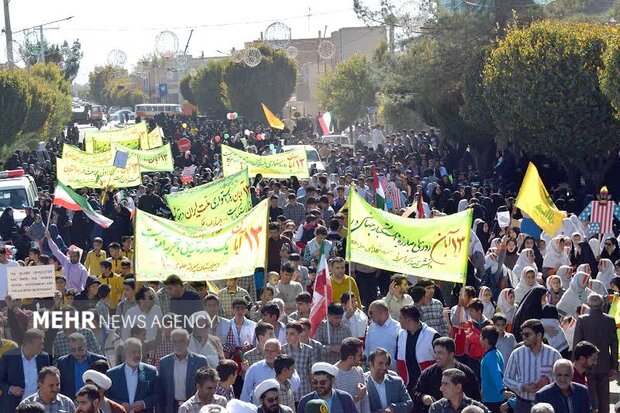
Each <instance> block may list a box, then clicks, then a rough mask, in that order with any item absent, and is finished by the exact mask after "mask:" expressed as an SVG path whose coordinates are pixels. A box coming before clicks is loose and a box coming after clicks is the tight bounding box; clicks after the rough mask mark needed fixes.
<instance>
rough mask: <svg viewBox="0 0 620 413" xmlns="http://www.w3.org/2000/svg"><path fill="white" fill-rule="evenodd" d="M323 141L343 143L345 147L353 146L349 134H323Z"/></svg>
mask: <svg viewBox="0 0 620 413" xmlns="http://www.w3.org/2000/svg"><path fill="white" fill-rule="evenodd" d="M321 142H322V143H332V144H334V145H342V146H343V147H345V148H353V147H354V145H353V144H352V143H351V140H350V139H349V136H348V135H323V136H321Z"/></svg>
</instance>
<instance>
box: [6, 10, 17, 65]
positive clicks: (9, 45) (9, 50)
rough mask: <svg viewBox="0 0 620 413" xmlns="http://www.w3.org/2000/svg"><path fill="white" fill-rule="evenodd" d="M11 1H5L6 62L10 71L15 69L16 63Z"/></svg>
mask: <svg viewBox="0 0 620 413" xmlns="http://www.w3.org/2000/svg"><path fill="white" fill-rule="evenodd" d="M9 1H10V0H4V33H5V34H6V60H7V62H8V64H9V69H13V67H14V66H15V62H14V61H13V32H12V31H11V16H10V15H9Z"/></svg>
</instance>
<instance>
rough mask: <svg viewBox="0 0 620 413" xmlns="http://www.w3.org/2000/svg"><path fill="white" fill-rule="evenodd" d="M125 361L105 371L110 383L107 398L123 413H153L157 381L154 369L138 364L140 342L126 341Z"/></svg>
mask: <svg viewBox="0 0 620 413" xmlns="http://www.w3.org/2000/svg"><path fill="white" fill-rule="evenodd" d="M124 354H125V362H124V363H123V364H121V365H118V366H116V367H114V368H112V369H110V370H108V372H107V376H108V377H109V378H110V379H111V380H112V387H110V390H109V391H108V395H109V396H110V399H112V400H114V401H115V402H117V403H120V404H121V405H122V406H123V407H124V408H125V410H127V411H130V410H132V409H133V411H134V412H142V411H144V412H148V413H153V412H154V411H155V406H156V405H157V403H159V400H160V392H161V388H160V381H159V374H158V373H157V369H156V368H155V367H153V366H151V365H149V364H145V363H142V362H141V360H142V342H141V341H140V340H138V339H137V338H133V337H132V338H129V339H127V340H126V341H125V345H124Z"/></svg>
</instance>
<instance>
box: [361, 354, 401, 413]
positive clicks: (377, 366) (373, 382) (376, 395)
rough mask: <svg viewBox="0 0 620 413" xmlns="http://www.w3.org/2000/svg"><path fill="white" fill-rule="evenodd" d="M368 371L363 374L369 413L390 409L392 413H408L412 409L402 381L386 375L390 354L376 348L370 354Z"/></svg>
mask: <svg viewBox="0 0 620 413" xmlns="http://www.w3.org/2000/svg"><path fill="white" fill-rule="evenodd" d="M368 360H369V361H370V371H369V372H367V373H365V374H364V376H365V377H366V382H367V386H368V387H367V389H368V399H369V400H370V411H371V412H372V413H380V412H383V411H385V409H388V408H389V409H390V410H391V411H392V412H393V413H409V412H410V411H411V409H412V408H413V401H412V400H411V396H409V393H407V388H406V387H405V383H404V382H403V379H401V378H400V377H398V376H392V375H390V374H388V368H389V367H390V364H391V363H392V360H391V356H390V353H388V351H387V350H385V349H383V348H381V347H377V348H376V349H374V350H373V351H372V352H371V353H370V357H369V358H368Z"/></svg>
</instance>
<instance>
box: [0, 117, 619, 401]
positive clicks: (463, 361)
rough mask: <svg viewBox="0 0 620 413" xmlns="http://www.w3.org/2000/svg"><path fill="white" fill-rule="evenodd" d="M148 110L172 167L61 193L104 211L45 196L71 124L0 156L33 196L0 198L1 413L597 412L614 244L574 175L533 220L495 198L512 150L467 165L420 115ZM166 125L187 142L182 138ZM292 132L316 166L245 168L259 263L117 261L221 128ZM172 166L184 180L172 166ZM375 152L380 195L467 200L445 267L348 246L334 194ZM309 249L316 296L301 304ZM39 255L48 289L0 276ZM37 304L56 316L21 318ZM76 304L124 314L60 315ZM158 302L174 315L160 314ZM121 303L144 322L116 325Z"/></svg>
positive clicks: (217, 171)
mask: <svg viewBox="0 0 620 413" xmlns="http://www.w3.org/2000/svg"><path fill="white" fill-rule="evenodd" d="M150 123H151V124H150V127H151V128H153V127H155V125H156V124H157V125H159V126H161V127H162V129H163V131H164V135H165V137H166V140H168V141H170V142H171V143H172V148H173V155H174V158H175V171H174V172H171V173H162V172H159V173H149V174H143V184H142V185H140V186H139V187H137V188H127V189H114V188H108V189H106V190H105V191H104V192H106V193H105V196H102V193H101V191H98V190H89V189H85V188H82V189H78V190H77V191H78V192H79V193H80V194H81V195H83V196H84V197H85V199H86V200H87V201H88V202H89V204H90V205H91V206H92V208H93V209H94V210H95V211H99V212H101V213H102V214H103V215H105V216H106V217H108V218H110V219H112V220H113V221H114V223H113V224H112V225H111V226H110V227H109V228H106V229H103V228H101V227H99V226H98V225H96V224H95V223H94V222H92V221H90V220H89V219H88V217H87V216H86V215H85V214H84V213H83V212H82V211H77V212H74V211H69V210H66V209H64V208H61V207H57V206H54V207H52V203H51V195H50V194H53V192H54V185H55V174H54V169H55V162H54V159H55V157H58V156H60V154H61V151H62V145H63V144H71V145H76V146H80V145H81V142H82V138H83V135H82V136H81V135H80V131H79V130H78V129H77V128H76V127H74V126H71V125H70V126H69V127H68V128H67V130H66V133H63V135H62V136H61V137H59V138H58V139H57V140H55V141H53V142H50V143H49V144H48V145H47V147H44V148H41V147H40V148H39V150H38V151H36V152H27V151H18V152H16V153H15V154H14V155H12V156H11V158H10V159H8V160H7V161H6V162H5V164H4V169H17V168H23V169H24V170H25V171H26V172H27V173H28V174H30V175H31V176H32V177H33V178H34V180H35V182H36V184H37V186H38V189H39V193H38V201H37V202H38V203H37V205H35V206H34V207H32V208H27V209H26V217H25V218H24V219H23V221H21V222H17V221H16V219H15V217H14V211H13V210H12V208H6V209H4V211H3V212H2V214H1V215H0V236H1V237H2V240H3V244H2V245H0V300H2V301H1V303H2V306H1V307H2V312H1V313H0V339H1V341H0V389H1V394H0V412H20V413H26V412H28V413H30V412H37V413H38V412H99V411H102V412H106V413H108V412H115V413H116V412H142V411H145V412H163V413H169V412H170V413H176V412H179V413H193V412H203V411H206V412H231V413H237V412H246V411H247V412H250V411H251V412H261V413H262V412H264V413H277V412H282V413H289V412H298V413H305V412H308V413H314V412H320V413H328V412H333V413H376V412H380V413H409V412H430V413H440V412H441V413H447V412H465V413H476V412H478V413H479V412H494V413H497V412H502V413H505V412H509V411H514V412H517V413H525V412H528V413H529V412H538V413H543V412H545V413H548V412H556V413H559V412H566V413H578V412H579V413H580V412H597V413H607V412H608V411H609V405H610V391H609V388H610V380H613V379H614V378H616V374H617V371H618V335H617V327H616V319H615V315H616V314H615V313H617V312H618V310H619V309H618V307H617V305H618V301H619V300H620V298H619V297H620V295H619V294H620V276H619V275H620V248H619V245H618V240H617V239H616V238H615V236H614V234H617V233H618V231H617V230H615V224H614V226H613V227H612V231H610V232H609V233H607V234H603V235H599V234H593V233H592V231H591V229H592V227H591V226H589V225H587V222H585V220H584V219H583V217H582V219H581V220H580V219H579V218H578V217H579V215H580V214H581V212H582V210H583V209H584V208H586V207H587V206H588V205H589V204H590V202H591V201H592V200H594V199H595V197H596V196H597V194H595V193H594V191H593V190H588V189H587V188H586V187H587V186H586V185H585V184H584V183H583V182H582V184H581V186H579V187H577V188H570V187H566V186H557V187H554V188H552V191H551V193H552V196H553V197H554V199H555V200H556V204H557V205H558V206H559V207H560V208H561V209H564V210H566V211H568V213H569V217H568V218H567V219H565V220H564V223H563V224H564V225H563V227H562V228H561V230H560V231H559V233H557V234H545V233H544V232H542V231H541V229H540V228H539V227H538V226H537V225H536V224H535V223H534V222H533V221H532V220H531V218H529V217H528V216H527V215H525V214H522V213H521V212H520V211H519V210H518V209H517V208H515V207H514V203H515V197H516V195H517V192H518V189H519V187H518V182H519V180H520V178H521V177H522V174H523V172H524V171H525V165H527V159H526V158H524V157H518V156H517V154H516V153H514V152H512V151H511V150H506V151H504V152H502V153H498V156H497V159H496V164H495V165H494V167H493V168H478V167H477V163H476V161H475V159H474V156H473V155H472V153H471V151H470V149H469V148H467V147H463V146H462V145H451V144H450V143H449V142H447V141H445V140H444V139H442V137H441V134H440V133H438V132H435V131H433V130H429V131H428V132H427V131H422V132H416V131H413V130H411V131H407V130H403V131H400V132H395V133H391V134H387V133H386V132H385V130H384V129H383V128H382V127H381V126H374V127H364V126H362V125H358V127H357V128H355V129H354V130H351V131H349V132H350V134H351V136H352V142H351V145H341V144H330V143H326V142H321V141H319V140H318V139H316V138H315V137H313V135H312V134H310V133H306V132H304V131H298V130H293V131H289V130H285V131H284V132H279V131H278V132H277V133H274V131H272V130H270V129H268V128H265V127H261V126H260V125H258V124H245V125H244V124H243V123H241V120H238V121H220V120H209V119H203V118H198V117H195V116H194V117H182V116H174V117H166V116H163V115H162V116H157V117H156V118H155V119H153V120H150ZM216 136H217V137H219V138H220V139H215V137H216ZM182 138H188V139H190V141H191V149H190V150H188V151H185V152H182V151H179V149H178V147H177V145H176V142H177V141H178V140H180V139H182ZM300 143H301V144H311V145H313V146H314V147H315V148H316V149H317V151H318V153H319V154H320V156H321V159H322V160H323V165H324V169H323V168H320V166H319V165H318V164H317V163H311V178H310V179H297V178H296V177H291V178H290V179H282V180H275V179H269V178H266V177H262V176H260V175H258V176H256V177H252V179H251V194H252V202H253V204H254V205H256V204H258V203H259V202H260V201H261V200H263V199H269V200H270V210H269V216H270V223H269V238H268V254H267V255H268V256H267V260H266V267H265V268H260V269H257V270H256V272H255V274H248V276H247V277H242V278H230V279H227V280H222V281H216V282H211V281H209V282H207V280H205V281H201V282H185V281H184V280H182V279H181V278H179V277H178V276H176V275H175V274H170V275H169V276H168V277H167V278H166V279H165V280H162V281H161V282H142V281H141V280H140V274H135V273H134V271H133V268H134V264H135V262H134V260H135V257H134V251H133V241H134V238H133V235H134V234H133V224H132V217H133V214H132V211H133V210H134V209H135V208H139V209H141V210H144V211H146V212H149V213H151V214H157V215H160V216H163V217H167V218H171V214H170V211H169V209H168V207H167V205H166V202H165V201H164V197H163V196H164V195H165V194H169V193H173V192H177V191H182V190H183V189H185V188H187V187H192V186H197V185H201V184H203V183H208V182H211V181H213V180H215V179H218V178H219V177H220V176H221V173H222V165H221V162H220V156H219V153H220V146H221V145H230V146H233V147H235V148H237V149H241V150H245V151H248V152H252V153H257V154H271V153H273V152H274V151H275V152H277V151H279V150H280V149H281V147H282V146H283V145H284V144H300ZM191 165H195V166H196V167H197V168H196V171H195V174H194V178H193V181H192V182H191V183H189V184H187V185H186V184H183V183H182V182H181V179H180V173H181V170H182V168H184V167H187V166H191ZM487 170H488V171H489V172H486V171H487ZM373 171H375V172H376V174H377V179H378V181H379V183H380V185H381V186H382V188H383V190H384V193H385V195H386V206H387V208H388V209H389V211H390V212H392V213H394V214H397V215H406V216H409V217H410V218H411V219H422V218H424V219H433V218H434V217H438V216H442V215H447V214H452V213H455V212H457V211H462V210H464V209H466V208H471V209H473V214H474V218H475V221H474V225H473V228H472V236H471V243H470V247H469V258H470V259H469V265H468V269H467V282H466V283H465V284H464V285H461V284H457V285H455V284H453V283H447V282H438V281H434V280H431V279H428V278H422V277H415V276H412V275H410V274H394V273H391V272H389V271H385V270H382V269H378V268H372V267H368V266H366V265H361V264H358V263H349V262H346V261H345V259H344V258H345V257H346V249H347V242H346V239H347V227H346V225H347V213H348V211H347V206H346V205H347V204H346V200H347V198H348V195H349V192H350V191H357V192H358V193H359V194H360V195H362V197H364V199H366V200H367V201H368V202H370V203H371V204H374V203H375V195H376V193H375V185H374V182H375V179H374V177H373ZM599 196H600V198H601V199H606V198H605V197H607V198H608V197H609V196H608V194H607V193H605V192H602V193H601V194H600V195H599ZM609 202H613V201H612V200H609ZM414 204H415V205H421V206H422V208H413V209H414V210H413V211H412V210H411V208H410V207H411V205H414ZM50 208H51V213H50V215H49V217H50V218H49V222H47V221H48V211H50ZM498 213H507V214H508V215H509V217H510V219H509V221H510V222H509V224H507V225H504V226H502V225H500V221H498ZM418 215H419V216H418ZM322 255H324V256H326V257H327V258H328V259H329V273H330V277H329V278H330V281H331V285H332V297H333V298H332V301H331V302H330V303H329V305H328V308H327V316H326V318H325V319H322V320H314V323H313V322H312V321H311V318H312V317H311V307H312V302H313V283H314V280H315V278H316V274H317V266H318V263H319V258H320V257H321V256H322ZM49 264H52V265H54V268H55V274H56V289H57V291H56V295H55V297H54V298H53V299H51V298H50V299H23V300H17V299H13V298H12V297H10V296H9V295H8V294H7V291H8V290H7V281H6V280H7V269H8V268H10V267H16V266H32V265H49ZM48 311H54V312H55V314H60V317H59V318H60V322H62V328H60V329H59V328H52V327H49V326H48V327H46V326H40V325H37V324H36V320H37V314H44V313H45V312H48ZM610 312H611V314H612V315H611V316H610V315H608V313H610ZM85 313H88V314H91V315H92V317H93V319H95V320H103V319H106V320H110V319H111V317H113V316H118V317H119V318H120V319H121V320H123V321H122V322H121V323H120V324H119V325H116V324H115V323H99V322H98V323H95V325H94V326H89V327H85V326H78V325H76V326H72V325H71V323H70V320H74V319H77V318H78V316H81V315H83V314H85ZM175 316H183V317H184V319H186V320H190V321H191V326H190V327H187V326H185V327H178V326H176V325H172V324H166V323H161V320H165V319H166V318H167V317H169V318H170V319H172V318H173V317H175ZM136 319H141V320H145V322H144V323H133V324H132V323H130V322H127V320H136Z"/></svg>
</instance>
